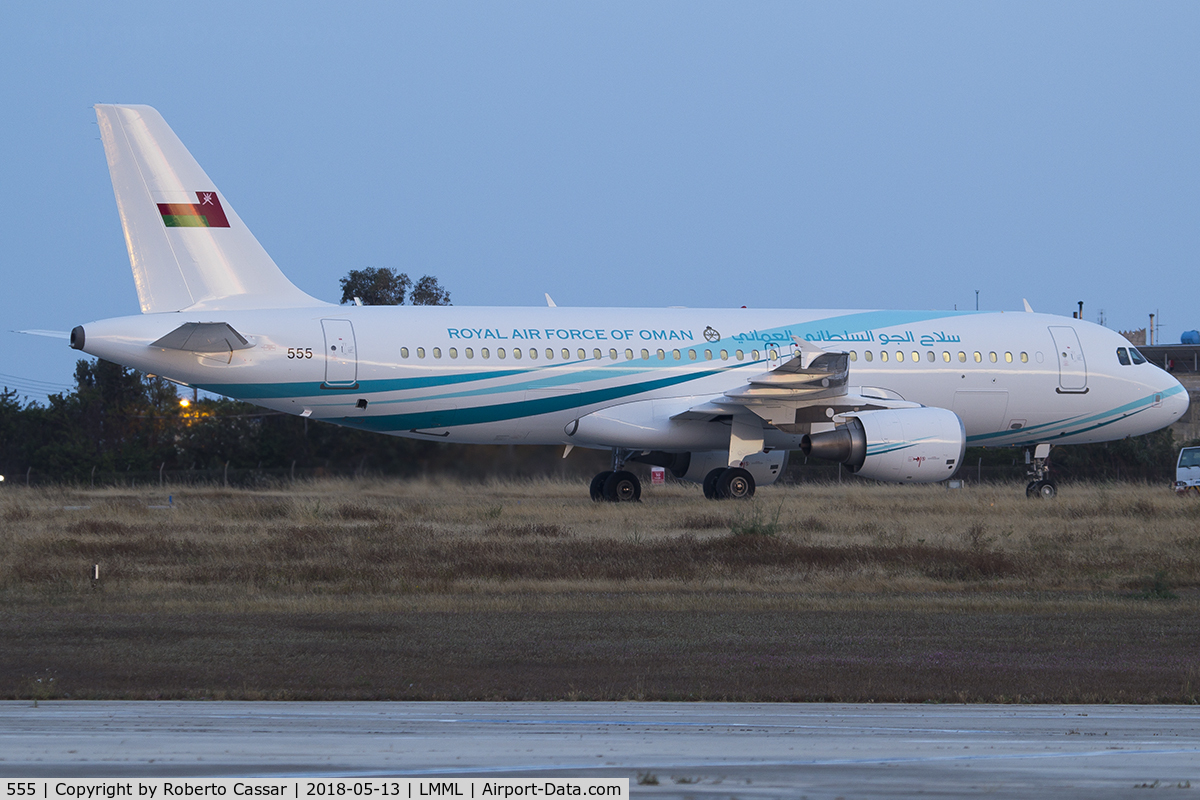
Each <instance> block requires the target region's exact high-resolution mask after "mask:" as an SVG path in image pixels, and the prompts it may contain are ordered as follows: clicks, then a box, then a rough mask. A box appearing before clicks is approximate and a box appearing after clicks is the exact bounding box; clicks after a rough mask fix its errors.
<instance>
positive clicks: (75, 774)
mask: <svg viewBox="0 0 1200 800" xmlns="http://www.w3.org/2000/svg"><path fill="white" fill-rule="evenodd" d="M545 775H553V776H558V777H571V776H580V777H584V776H595V777H614V778H620V777H628V778H630V779H631V781H630V783H631V787H632V794H633V795H634V796H635V797H663V798H686V797H696V798H723V797H729V798H733V797H736V798H744V799H748V798H766V797H787V798H799V797H812V798H826V797H828V798H836V797H844V798H864V797H866V798H875V797H878V798H899V797H916V796H921V797H969V796H976V795H987V796H989V797H1049V796H1054V797H1096V796H1104V797H1123V796H1129V797H1145V796H1146V789H1148V788H1154V789H1163V790H1166V789H1170V790H1172V791H1171V792H1170V795H1171V796H1176V795H1178V796H1182V797H1187V796H1191V793H1192V792H1195V793H1196V795H1197V796H1200V708H1196V707H1191V706H978V705H917V706H911V705H849V704H770V703H761V704H760V703H441V702H426V703H385V702H379V703H319V702H309V703H298V702H297V703H292V702H263V703H249V702H247V703H243V702H75V701H55V702H42V703H40V704H38V705H37V706H36V707H35V706H34V704H33V703H32V702H28V701H9V702H3V703H0V778H8V777H31V778H39V777H53V778H84V777H161V778H166V777H183V776H227V777H276V776H287V777H298V778H304V777H354V776H401V777H420V776H447V777H453V776H462V777H478V776H497V777H517V776H522V777H523V776H545ZM652 781H657V783H656V784H655V783H653V782H652Z"/></svg>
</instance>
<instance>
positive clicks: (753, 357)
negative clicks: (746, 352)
mask: <svg viewBox="0 0 1200 800" xmlns="http://www.w3.org/2000/svg"><path fill="white" fill-rule="evenodd" d="M750 360H752V361H758V351H757V350H751V351H750Z"/></svg>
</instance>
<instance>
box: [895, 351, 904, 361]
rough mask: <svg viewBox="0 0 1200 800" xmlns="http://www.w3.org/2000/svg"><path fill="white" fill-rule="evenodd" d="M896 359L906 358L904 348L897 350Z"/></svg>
mask: <svg viewBox="0 0 1200 800" xmlns="http://www.w3.org/2000/svg"><path fill="white" fill-rule="evenodd" d="M896 360H897V361H903V360H904V351H903V350H897V351H896Z"/></svg>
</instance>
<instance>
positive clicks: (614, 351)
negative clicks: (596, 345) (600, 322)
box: [608, 347, 617, 361]
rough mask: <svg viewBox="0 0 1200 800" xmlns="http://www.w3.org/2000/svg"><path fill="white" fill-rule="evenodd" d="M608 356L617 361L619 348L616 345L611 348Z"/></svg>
mask: <svg viewBox="0 0 1200 800" xmlns="http://www.w3.org/2000/svg"><path fill="white" fill-rule="evenodd" d="M608 357H609V358H610V359H612V360H613V361H616V360H617V348H615V347H614V348H612V349H611V350H609V351H608Z"/></svg>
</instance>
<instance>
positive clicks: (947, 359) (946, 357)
mask: <svg viewBox="0 0 1200 800" xmlns="http://www.w3.org/2000/svg"><path fill="white" fill-rule="evenodd" d="M942 361H945V362H946V363H947V364H949V363H950V351H949V350H943V351H942Z"/></svg>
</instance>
